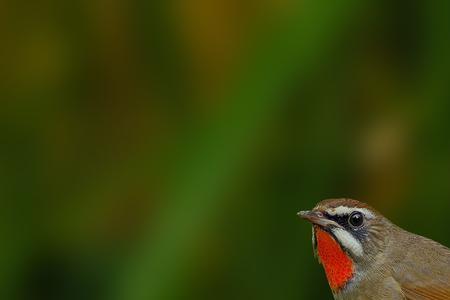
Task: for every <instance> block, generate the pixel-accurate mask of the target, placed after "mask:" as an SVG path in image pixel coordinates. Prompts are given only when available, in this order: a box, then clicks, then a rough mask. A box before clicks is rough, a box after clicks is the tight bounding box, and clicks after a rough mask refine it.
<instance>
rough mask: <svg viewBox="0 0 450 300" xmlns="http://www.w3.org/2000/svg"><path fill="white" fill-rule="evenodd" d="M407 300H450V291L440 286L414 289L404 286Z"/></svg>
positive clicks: (403, 289)
mask: <svg viewBox="0 0 450 300" xmlns="http://www.w3.org/2000/svg"><path fill="white" fill-rule="evenodd" d="M402 291H403V293H404V294H405V296H406V299H407V300H449V299H450V289H449V288H445V287H444V288H442V287H438V286H429V287H412V286H402Z"/></svg>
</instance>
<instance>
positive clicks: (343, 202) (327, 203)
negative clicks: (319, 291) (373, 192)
mask: <svg viewBox="0 0 450 300" xmlns="http://www.w3.org/2000/svg"><path fill="white" fill-rule="evenodd" d="M298 215H299V216H300V217H301V218H303V219H305V220H307V221H309V222H311V223H312V225H313V237H312V240H313V249H314V253H315V255H317V257H318V259H319V262H320V263H321V264H322V265H323V267H324V269H325V273H326V276H327V279H328V283H329V285H330V287H331V289H332V290H333V292H337V291H339V290H341V289H343V288H345V287H346V286H348V284H349V283H350V282H351V281H354V280H356V279H357V277H358V276H357V275H361V274H363V273H364V272H366V271H367V270H368V269H369V268H370V267H371V265H372V264H373V263H375V262H376V260H377V259H378V258H379V256H380V255H382V252H383V250H384V247H385V244H386V240H387V233H388V232H389V228H390V227H391V223H390V222H389V221H388V220H387V219H385V218H384V217H383V216H382V215H381V214H380V213H378V212H377V211H376V210H374V209H373V208H371V207H370V206H368V205H367V204H364V203H362V202H359V201H356V200H352V199H328V200H324V201H322V202H319V203H318V204H317V205H316V206H315V207H314V208H313V209H312V210H310V211H301V212H299V213H298Z"/></svg>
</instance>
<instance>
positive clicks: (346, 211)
mask: <svg viewBox="0 0 450 300" xmlns="http://www.w3.org/2000/svg"><path fill="white" fill-rule="evenodd" d="M355 211H358V212H360V213H362V214H363V215H364V216H365V217H367V218H369V219H373V218H375V215H374V214H373V213H372V212H371V211H370V210H368V209H367V208H359V207H347V206H338V207H334V208H330V209H327V213H328V214H330V215H332V216H336V215H337V216H344V215H350V214H351V213H352V212H355Z"/></svg>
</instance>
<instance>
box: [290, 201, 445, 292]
mask: <svg viewBox="0 0 450 300" xmlns="http://www.w3.org/2000/svg"><path fill="white" fill-rule="evenodd" d="M298 216H299V217H300V218H302V219H305V220H307V221H309V222H310V223H312V228H313V230H312V231H313V235H312V243H313V250H314V254H315V256H316V257H317V258H318V260H319V263H320V264H321V265H322V266H323V268H324V270H325V275H326V278H327V281H328V284H329V286H330V288H331V291H332V294H333V297H334V299H335V300H372V299H373V300H384V299H389V300H399V299H402V300H426V299H432V300H443V299H450V249H449V248H447V247H445V246H443V245H441V244H439V243H438V242H435V241H433V240H431V239H428V238H425V237H422V236H420V235H416V234H413V233H410V232H408V231H406V230H404V229H402V228H400V227H398V226H397V225H395V224H394V223H392V222H391V221H390V220H388V219H387V218H385V217H384V216H383V215H382V214H381V213H379V212H378V211H377V210H375V209H374V208H372V207H371V206H369V205H368V204H365V203H363V202H360V201H357V200H353V199H348V198H340V199H326V200H323V201H321V202H319V203H318V204H317V205H316V206H315V207H314V208H313V209H312V210H309V211H300V212H299V213H298Z"/></svg>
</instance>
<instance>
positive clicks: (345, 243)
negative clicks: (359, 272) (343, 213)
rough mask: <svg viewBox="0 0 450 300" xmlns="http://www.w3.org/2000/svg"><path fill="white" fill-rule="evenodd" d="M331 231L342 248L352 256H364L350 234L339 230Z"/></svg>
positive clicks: (357, 242) (361, 249)
mask: <svg viewBox="0 0 450 300" xmlns="http://www.w3.org/2000/svg"><path fill="white" fill-rule="evenodd" d="M332 231H333V234H334V236H335V237H336V239H338V241H339V243H340V244H341V245H342V247H344V248H345V249H347V250H348V251H350V252H351V253H352V254H353V255H355V256H358V257H360V256H362V255H363V254H364V250H363V247H362V245H361V243H360V242H359V241H358V240H357V239H356V238H355V237H354V236H353V235H352V234H351V233H349V232H347V231H345V230H344V229H341V228H333V229H332Z"/></svg>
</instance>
